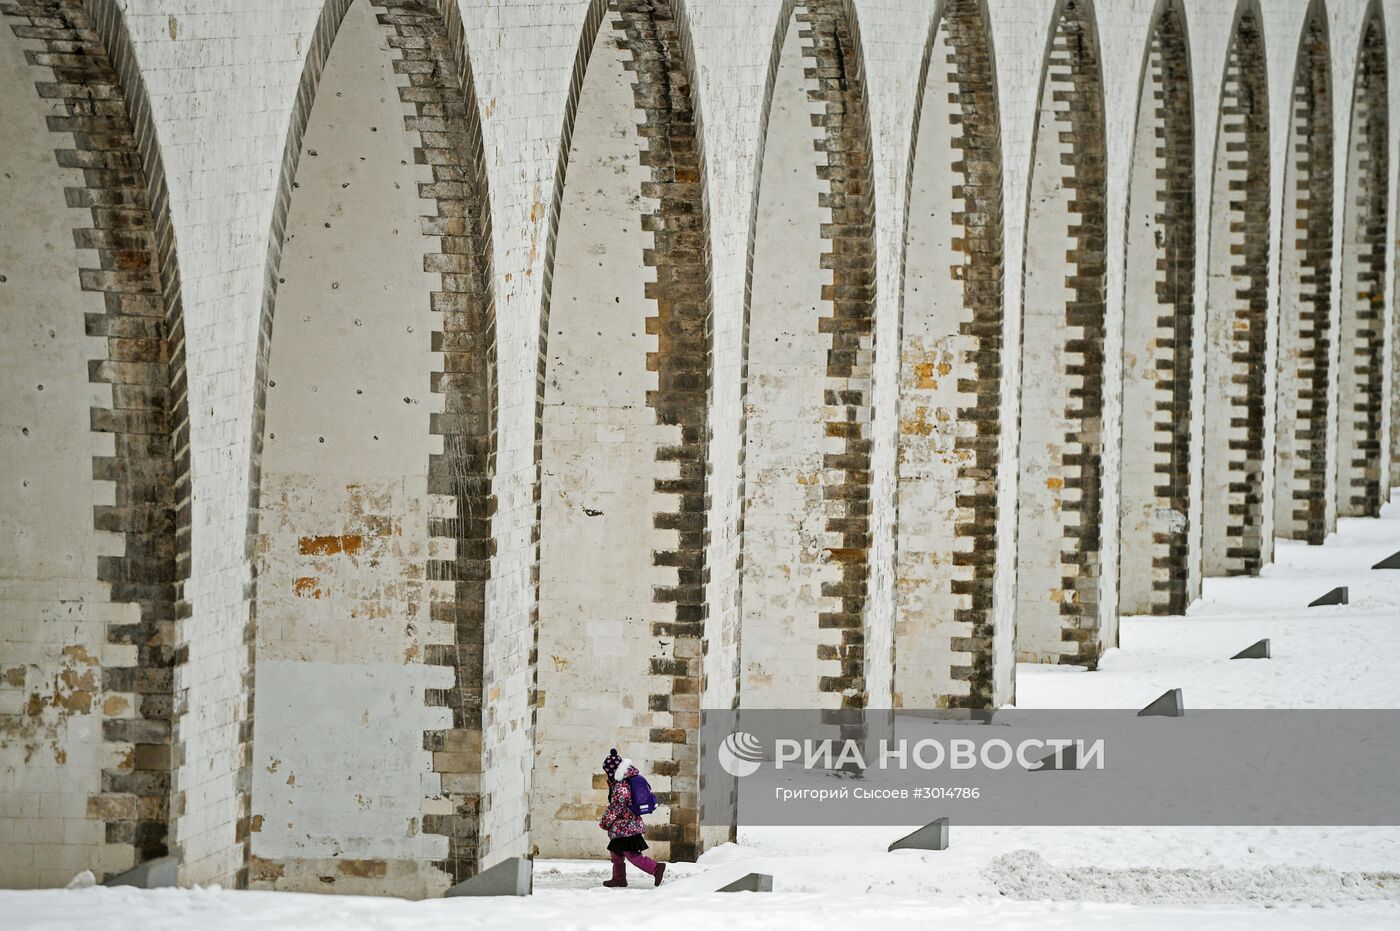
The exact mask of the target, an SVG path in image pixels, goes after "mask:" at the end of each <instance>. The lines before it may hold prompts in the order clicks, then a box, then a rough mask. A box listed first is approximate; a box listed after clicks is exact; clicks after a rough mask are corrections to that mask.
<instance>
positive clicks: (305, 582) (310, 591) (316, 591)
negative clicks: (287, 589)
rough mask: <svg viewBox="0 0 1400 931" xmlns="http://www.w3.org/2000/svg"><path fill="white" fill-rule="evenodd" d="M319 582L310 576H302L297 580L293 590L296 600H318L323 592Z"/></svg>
mask: <svg viewBox="0 0 1400 931" xmlns="http://www.w3.org/2000/svg"><path fill="white" fill-rule="evenodd" d="M320 584H321V580H320V579H315V578H312V577H310V576H302V577H301V578H299V579H297V580H296V582H295V584H294V588H295V590H296V596H297V597H298V598H320V597H321V596H322V595H323V594H324V592H322V591H321V588H320Z"/></svg>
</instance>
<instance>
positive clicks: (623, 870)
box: [608, 851, 627, 882]
mask: <svg viewBox="0 0 1400 931" xmlns="http://www.w3.org/2000/svg"><path fill="white" fill-rule="evenodd" d="M608 856H609V857H611V858H612V868H613V875H612V878H613V881H614V882H618V881H620V880H624V879H626V878H627V867H626V865H625V864H624V862H623V859H622V854H620V853H613V852H612V851H609V852H608Z"/></svg>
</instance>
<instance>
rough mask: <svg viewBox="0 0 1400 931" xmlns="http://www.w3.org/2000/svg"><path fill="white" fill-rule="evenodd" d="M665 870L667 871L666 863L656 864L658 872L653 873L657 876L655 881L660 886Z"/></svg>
mask: <svg viewBox="0 0 1400 931" xmlns="http://www.w3.org/2000/svg"><path fill="white" fill-rule="evenodd" d="M664 872H666V864H664V863H658V864H656V872H655V873H653V874H652V876H654V877H656V883H655V884H656V885H658V886H659V885H661V874H662V873H664Z"/></svg>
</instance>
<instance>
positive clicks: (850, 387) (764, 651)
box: [740, 0, 888, 709]
mask: <svg viewBox="0 0 1400 931" xmlns="http://www.w3.org/2000/svg"><path fill="white" fill-rule="evenodd" d="M780 15H781V17H782V18H780V19H779V20H778V22H777V23H776V31H775V38H774V46H773V57H772V58H771V59H770V65H769V77H768V87H767V89H766V92H765V93H766V97H765V102H764V109H763V111H762V115H761V124H760V130H761V139H762V142H761V145H762V149H761V152H760V157H759V158H758V159H757V163H756V173H757V186H756V188H755V192H756V193H755V202H754V206H753V213H752V214H751V226H750V243H751V246H750V263H749V270H748V285H747V290H746V303H745V324H744V329H745V336H744V346H745V348H744V373H743V378H744V381H743V396H744V410H745V415H744V424H743V437H744V448H745V452H744V457H743V470H744V478H743V495H744V503H743V534H744V543H743V549H744V558H743V580H742V584H743V596H742V616H743V620H742V624H743V633H742V637H741V640H740V643H741V665H742V670H741V676H742V685H741V689H740V702H741V705H742V706H743V707H745V708H759V707H769V708H774V707H814V708H824V709H839V708H861V707H864V706H865V704H866V701H867V699H868V696H869V694H870V691H871V686H870V682H869V681H868V677H867V667H866V660H867V649H868V646H869V644H868V643H867V617H866V598H867V592H868V580H869V572H870V560H869V551H870V545H871V501H870V486H871V474H870V451H871V442H872V434H871V429H872V424H873V419H874V414H873V407H872V397H871V383H870V382H871V369H872V365H873V362H874V323H875V313H876V293H875V241H874V197H873V194H874V192H873V183H872V170H871V158H870V152H871V141H870V124H869V116H868V112H867V105H866V94H865V73H864V64H863V58H862V52H861V44H860V31H859V25H858V22H857V20H856V17H855V11H854V9H853V7H852V5H851V4H850V3H846V2H842V0H807V2H798V3H787V4H784V5H783V6H782V8H781V13H780ZM827 272H830V277H829V278H828V277H827V275H826V273H827ZM887 662H888V657H884V656H882V657H875V658H872V659H871V663H872V666H876V667H878V668H879V669H881V670H884V669H887V668H888V667H887ZM877 687H879V686H878V685H877Z"/></svg>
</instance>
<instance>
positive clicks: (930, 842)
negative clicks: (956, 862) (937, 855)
mask: <svg viewBox="0 0 1400 931" xmlns="http://www.w3.org/2000/svg"><path fill="white" fill-rule="evenodd" d="M890 849H891V850H947V849H948V819H947V818H939V819H938V820H937V821H930V822H929V823H928V824H926V825H924V826H923V827H921V828H919V829H918V830H917V831H915V832H914V833H912V834H906V835H904V836H903V837H901V838H900V839H899V840H897V841H895V842H894V843H893V844H890Z"/></svg>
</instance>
